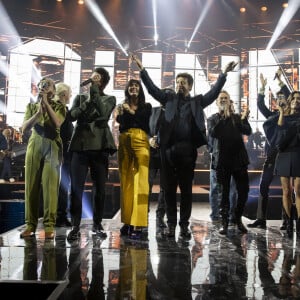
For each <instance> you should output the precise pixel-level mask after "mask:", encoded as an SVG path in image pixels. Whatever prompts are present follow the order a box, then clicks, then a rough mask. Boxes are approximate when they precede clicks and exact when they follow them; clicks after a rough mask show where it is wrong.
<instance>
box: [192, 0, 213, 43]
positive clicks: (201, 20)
mask: <svg viewBox="0 0 300 300" xmlns="http://www.w3.org/2000/svg"><path fill="white" fill-rule="evenodd" d="M213 2H214V0H207V1H206V2H205V6H204V8H203V11H202V13H201V15H200V17H199V19H198V21H197V24H196V27H195V29H194V31H193V33H192V36H191V38H190V40H189V42H188V48H189V47H190V45H191V42H192V40H193V39H194V37H195V35H196V32H197V31H198V29H199V27H200V25H201V23H202V22H203V20H204V18H205V17H206V15H207V12H208V10H209V9H210V7H211V5H212V3H213Z"/></svg>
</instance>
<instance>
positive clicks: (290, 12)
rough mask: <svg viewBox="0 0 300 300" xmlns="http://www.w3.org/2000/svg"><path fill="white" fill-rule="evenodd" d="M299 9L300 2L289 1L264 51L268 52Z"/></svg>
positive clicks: (296, 0)
mask: <svg viewBox="0 0 300 300" xmlns="http://www.w3.org/2000/svg"><path fill="white" fill-rule="evenodd" d="M299 7H300V1H299V0H290V1H289V5H288V7H287V8H285V9H284V11H283V14H282V15H281V17H280V19H279V21H278V24H277V26H276V28H275V30H274V33H273V35H272V37H271V39H270V41H269V43H268V46H267V48H266V50H270V49H271V48H272V47H273V45H274V43H275V42H276V40H277V39H278V37H279V36H280V34H281V33H282V31H283V30H284V29H285V27H286V26H287V25H288V23H289V22H290V20H291V19H292V18H293V16H294V15H295V14H296V12H297V10H298V9H299Z"/></svg>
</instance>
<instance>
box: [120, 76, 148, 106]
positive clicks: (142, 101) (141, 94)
mask: <svg viewBox="0 0 300 300" xmlns="http://www.w3.org/2000/svg"><path fill="white" fill-rule="evenodd" d="M134 83H136V84H137V85H138V86H139V87H140V89H139V102H138V105H144V104H145V103H146V99H145V93H144V89H143V86H142V83H141V81H140V80H137V79H130V80H129V81H128V83H127V85H126V88H125V103H128V104H130V103H131V99H130V95H129V93H128V88H129V87H130V86H131V85H132V84H134Z"/></svg>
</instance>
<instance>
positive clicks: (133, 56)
mask: <svg viewBox="0 0 300 300" xmlns="http://www.w3.org/2000/svg"><path fill="white" fill-rule="evenodd" d="M130 60H131V61H134V62H135V63H136V65H137V66H138V68H139V69H140V70H143V69H144V67H143V64H142V62H141V60H140V59H139V58H138V57H137V56H136V55H134V54H130Z"/></svg>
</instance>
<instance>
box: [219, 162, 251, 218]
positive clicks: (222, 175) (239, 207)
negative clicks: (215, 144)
mask: <svg viewBox="0 0 300 300" xmlns="http://www.w3.org/2000/svg"><path fill="white" fill-rule="evenodd" d="M231 176H232V177H233V179H234V181H235V184H236V190H237V203H236V209H235V215H236V218H237V219H238V218H240V217H241V216H242V214H243V211H244V207H245V204H246V202H247V200H248V193H249V176H248V170H247V168H246V167H245V168H241V169H238V170H230V169H229V168H222V169H218V170H217V181H218V183H219V184H220V187H221V189H220V190H221V202H220V214H221V217H222V218H224V217H227V218H228V216H229V207H230V202H229V193H230V180H231Z"/></svg>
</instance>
